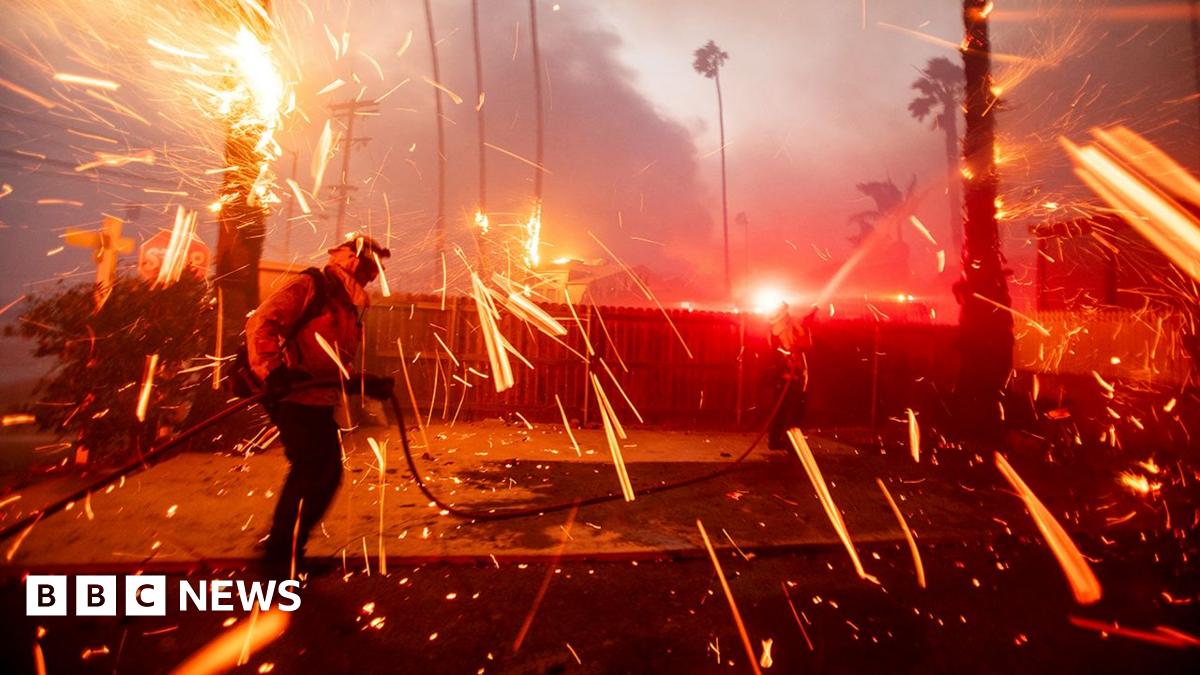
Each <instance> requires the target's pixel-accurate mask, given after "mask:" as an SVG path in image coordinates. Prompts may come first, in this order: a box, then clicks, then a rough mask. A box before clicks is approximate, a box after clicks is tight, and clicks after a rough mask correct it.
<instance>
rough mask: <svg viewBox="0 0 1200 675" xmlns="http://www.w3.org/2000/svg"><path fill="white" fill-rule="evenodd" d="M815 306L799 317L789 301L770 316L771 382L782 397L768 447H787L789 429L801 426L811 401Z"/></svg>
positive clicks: (773, 421)
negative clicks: (790, 306) (810, 367)
mask: <svg viewBox="0 0 1200 675" xmlns="http://www.w3.org/2000/svg"><path fill="white" fill-rule="evenodd" d="M816 315H817V309H816V308H815V307H814V308H813V310H812V311H811V312H809V313H808V316H806V317H804V318H803V319H801V320H796V318H795V317H793V316H792V315H791V312H790V308H789V307H788V304H787V303H786V302H782V303H780V304H779V306H778V307H777V308H776V309H775V310H774V311H773V312H771V314H769V315H768V316H767V321H768V322H769V324H770V329H771V330H770V335H769V336H768V338H767V341H768V345H769V346H770V349H771V352H770V359H771V368H770V370H769V371H768V372H770V373H771V376H770V378H769V381H770V383H771V385H772V387H773V389H774V391H775V397H776V398H778V397H780V396H782V397H783V400H782V401H780V402H779V409H778V410H777V411H776V412H775V416H774V417H772V418H771V424H770V427H769V436H768V440H767V447H769V448H770V449H772V450H786V449H787V447H788V440H787V430H788V429H791V428H792V427H798V426H800V423H801V422H802V421H803V420H804V409H805V406H806V404H807V402H808V352H809V350H811V349H812V327H813V323H814V321H815V319H816Z"/></svg>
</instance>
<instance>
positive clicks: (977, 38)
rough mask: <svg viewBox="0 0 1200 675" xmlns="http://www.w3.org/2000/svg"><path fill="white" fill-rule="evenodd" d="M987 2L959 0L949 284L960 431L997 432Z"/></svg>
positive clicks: (998, 333)
mask: <svg viewBox="0 0 1200 675" xmlns="http://www.w3.org/2000/svg"><path fill="white" fill-rule="evenodd" d="M991 6H992V3H991V2H988V1H986V0H963V25H964V27H965V29H966V36H965V40H964V41H963V49H962V54H963V72H964V75H965V78H966V90H965V93H966V114H965V116H964V117H965V120H966V132H965V134H964V136H963V171H962V174H963V206H964V209H963V212H964V215H965V220H964V223H963V230H964V235H965V236H964V241H963V244H964V245H963V253H962V256H963V271H962V278H961V279H960V280H959V281H958V282H957V283H956V284H955V285H954V291H955V297H956V298H957V299H958V301H959V303H960V304H961V306H962V310H961V313H960V315H959V320H958V326H959V341H960V344H961V349H962V366H961V367H960V368H959V381H958V387H957V393H958V396H959V399H960V403H961V412H962V413H963V414H962V415H961V416H960V417H961V421H962V423H963V429H964V431H967V432H968V433H971V434H973V435H979V436H981V437H984V438H990V439H991V440H995V439H996V438H998V437H999V436H1000V435H1001V433H1002V430H1003V421H1004V411H1003V407H1002V406H1003V391H1004V387H1005V383H1006V382H1007V380H1008V376H1009V373H1010V372H1011V371H1012V364H1013V342H1014V338H1013V317H1012V313H1011V311H1010V309H1009V308H1010V306H1011V305H1012V298H1011V297H1010V296H1009V293H1008V280H1007V275H1008V270H1006V269H1005V268H1004V256H1003V254H1002V253H1001V251H1000V233H999V230H998V229H997V226H996V183H997V178H996V162H995V145H996V118H995V114H996V99H997V96H996V93H995V92H994V89H993V87H992V75H991V42H990V39H989V37H988V20H987V17H988V13H989V12H990V11H991Z"/></svg>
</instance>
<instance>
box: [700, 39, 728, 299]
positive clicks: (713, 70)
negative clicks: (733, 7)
mask: <svg viewBox="0 0 1200 675" xmlns="http://www.w3.org/2000/svg"><path fill="white" fill-rule="evenodd" d="M695 56H696V59H695V61H693V62H692V68H695V69H696V72H697V73H700V74H701V75H703V76H705V77H707V78H708V79H710V80H713V81H714V82H715V83H716V85H717V123H718V125H719V127H720V130H721V226H722V228H723V230H724V234H725V295H727V296H729V295H732V293H733V285H732V283H730V280H729V206H728V195H727V191H726V185H725V103H724V101H723V100H722V99H721V68H722V67H723V66H724V65H725V61H727V60H729V54H727V53H726V52H723V51H721V48H720V47H718V46H717V43H715V42H713V41H712V40H709V41H708V43H707V44H705V45H704V46H703V47H701V48H699V49H697V50H696V54H695Z"/></svg>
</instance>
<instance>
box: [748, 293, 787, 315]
mask: <svg viewBox="0 0 1200 675" xmlns="http://www.w3.org/2000/svg"><path fill="white" fill-rule="evenodd" d="M785 302H787V296H785V295H784V293H783V291H781V290H779V289H778V288H775V287H773V286H764V287H763V288H760V289H758V290H757V291H755V292H754V297H753V300H752V304H751V306H752V307H753V310H752V311H753V312H754V313H755V314H770V313H771V312H774V311H775V310H777V309H779V307H780V305H782V304H783V303H785Z"/></svg>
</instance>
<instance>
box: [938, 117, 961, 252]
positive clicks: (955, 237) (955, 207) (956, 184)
mask: <svg viewBox="0 0 1200 675" xmlns="http://www.w3.org/2000/svg"><path fill="white" fill-rule="evenodd" d="M942 109H943V112H942V129H943V130H944V131H945V132H946V170H947V171H948V177H947V178H946V181H947V183H946V187H947V189H946V204H947V206H949V208H950V240H951V243H952V244H953V248H952V249H951V252H952V253H953V254H955V255H958V256H961V255H962V246H963V212H962V182H961V181H962V174H961V173H960V172H959V170H958V150H959V148H958V102H957V101H954V100H949V101H945V102H943V104H942Z"/></svg>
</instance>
